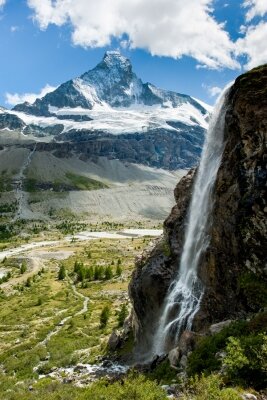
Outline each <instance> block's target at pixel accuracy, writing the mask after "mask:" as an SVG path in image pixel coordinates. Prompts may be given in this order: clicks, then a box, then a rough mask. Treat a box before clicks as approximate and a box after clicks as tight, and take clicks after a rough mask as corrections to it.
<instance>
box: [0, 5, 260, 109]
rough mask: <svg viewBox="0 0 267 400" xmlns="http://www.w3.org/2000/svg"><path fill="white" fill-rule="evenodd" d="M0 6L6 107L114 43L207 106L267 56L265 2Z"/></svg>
mask: <svg viewBox="0 0 267 400" xmlns="http://www.w3.org/2000/svg"><path fill="white" fill-rule="evenodd" d="M111 3H112V4H111ZM138 4H139V5H138ZM0 6H1V9H0V37H1V39H0V54H1V63H0V72H1V73H0V105H3V106H6V107H11V106H12V104H11V103H15V102H18V101H21V100H23V99H25V94H32V96H31V97H29V96H28V98H33V99H34V96H33V94H37V93H40V92H41V90H42V89H43V88H44V87H46V86H47V85H49V86H52V87H55V86H57V85H59V84H60V83H63V82H64V81H66V80H68V79H71V78H74V77H76V76H78V75H80V74H82V73H83V72H85V71H87V70H88V69H91V68H93V67H94V66H95V65H96V64H97V63H98V62H99V61H100V60H101V58H102V57H103V54H104V52H105V51H106V50H110V49H118V48H119V49H120V50H121V52H122V54H124V55H126V56H128V57H129V58H130V59H131V61H132V64H133V67H134V71H135V72H136V73H137V75H138V76H139V77H141V78H142V80H143V81H144V82H146V81H149V82H152V83H154V84H155V85H157V86H159V87H161V88H165V89H170V90H175V91H177V92H180V93H187V94H190V95H192V96H194V97H197V98H199V99H201V100H204V101H206V102H207V103H209V104H213V103H214V101H215V98H216V95H217V94H218V93H219V91H220V88H222V87H224V86H225V84H226V83H228V82H229V81H231V80H233V79H234V78H235V77H236V76H238V75H239V74H240V73H242V71H244V70H246V69H248V68H251V67H253V66H256V65H259V64H262V63H263V62H267V49H266V47H267V46H266V45H264V42H265V43H266V42H267V21H266V14H267V1H266V0H232V1H230V0H229V1H227V0H215V1H211V0H188V1H187V2H184V0H183V1H182V0H142V2H140V1H139V2H138V1H136V0H128V1H127V2H125V1H124V0H113V1H109V0H97V1H96V0H56V1H53V2H52V1H51V0H27V1H26V0H0ZM26 98H27V97H26ZM8 101H9V103H8Z"/></svg>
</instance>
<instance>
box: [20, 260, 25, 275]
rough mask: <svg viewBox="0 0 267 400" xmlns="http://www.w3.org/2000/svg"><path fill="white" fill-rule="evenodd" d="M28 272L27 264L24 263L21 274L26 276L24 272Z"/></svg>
mask: <svg viewBox="0 0 267 400" xmlns="http://www.w3.org/2000/svg"><path fill="white" fill-rule="evenodd" d="M26 271H27V264H26V262H25V261H23V262H22V264H21V267H20V273H21V274H24V272H26Z"/></svg>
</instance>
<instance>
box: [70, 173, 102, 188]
mask: <svg viewBox="0 0 267 400" xmlns="http://www.w3.org/2000/svg"><path fill="white" fill-rule="evenodd" d="M66 177H67V178H68V180H69V181H70V183H71V184H72V185H73V186H74V187H75V188H76V189H77V190H97V189H107V188H108V185H106V184H105V183H103V182H100V181H97V180H95V179H91V178H88V177H87V176H82V175H76V174H73V173H72V172H67V173H66Z"/></svg>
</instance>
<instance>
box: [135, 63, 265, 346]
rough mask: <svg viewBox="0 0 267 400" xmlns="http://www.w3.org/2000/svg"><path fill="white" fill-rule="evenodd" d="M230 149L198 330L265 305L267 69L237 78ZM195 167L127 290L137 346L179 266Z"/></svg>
mask: <svg viewBox="0 0 267 400" xmlns="http://www.w3.org/2000/svg"><path fill="white" fill-rule="evenodd" d="M224 135H225V149H224V153H223V158H222V163H221V166H220V169H219V172H218V175H217V180H216V186H215V193H214V210H213V215H212V224H211V230H210V244H209V247H208V249H207V251H206V254H205V256H204V257H203V259H202V261H201V263H200V266H199V277H200V279H201V280H202V282H203V284H204V286H205V294H204V297H203V299H202V304H201V308H200V311H199V312H198V314H197V315H196V317H195V320H194V323H193V330H194V331H196V332H203V331H205V330H206V329H207V327H208V326H209V325H210V324H212V323H214V322H218V321H222V320H225V319H229V318H231V319H235V318H242V317H244V316H246V315H247V314H248V313H250V312H257V311H258V310H260V309H261V308H263V307H265V306H266V305H267V300H266V299H267V282H266V278H267V268H266V264H265V263H264V262H265V254H266V248H267V243H266V234H267V227H266V213H267V206H266V200H265V199H266V197H265V183H266V135H267V66H266V65H265V66H262V67H259V68H256V69H254V70H252V71H250V72H248V73H246V74H244V75H242V76H240V77H239V78H238V79H237V80H236V82H235V84H234V85H233V87H232V88H231V90H230V95H229V101H228V110H227V113H226V123H225V132H224ZM192 185H193V173H192V171H191V172H190V173H189V174H188V175H187V176H186V177H184V178H183V179H182V180H181V181H180V183H179V184H178V185H177V187H176V189H175V199H176V206H175V207H174V208H173V209H172V211H171V214H170V216H169V217H168V218H167V220H166V221H165V224H164V228H165V233H164V237H163V238H162V239H161V240H160V241H159V242H158V243H157V244H156V245H155V247H154V248H153V249H152V250H150V251H148V252H147V253H146V254H144V255H143V256H142V258H141V259H140V260H138V261H137V266H136V270H135V272H134V274H133V277H132V280H131V283H130V286H129V293H130V297H131V299H132V303H133V308H134V330H135V335H136V340H137V343H138V344H139V347H141V348H142V346H143V348H146V349H147V347H148V346H149V341H150V338H151V334H152V333H153V329H154V327H155V326H156V324H157V322H158V318H159V316H160V308H161V306H162V303H163V300H164V296H165V294H166V291H167V290H168V287H169V285H170V282H171V281H172V278H173V276H174V274H175V273H177V269H178V266H179V260H180V254H181V250H182V245H183V240H184V231H185V224H186V215H187V209H188V205H189V201H190V196H191V193H192Z"/></svg>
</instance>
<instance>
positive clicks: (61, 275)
mask: <svg viewBox="0 0 267 400" xmlns="http://www.w3.org/2000/svg"><path fill="white" fill-rule="evenodd" d="M65 278H66V268H65V266H64V265H63V264H61V266H60V268H59V272H58V279H59V280H60V281H63V279H65Z"/></svg>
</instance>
